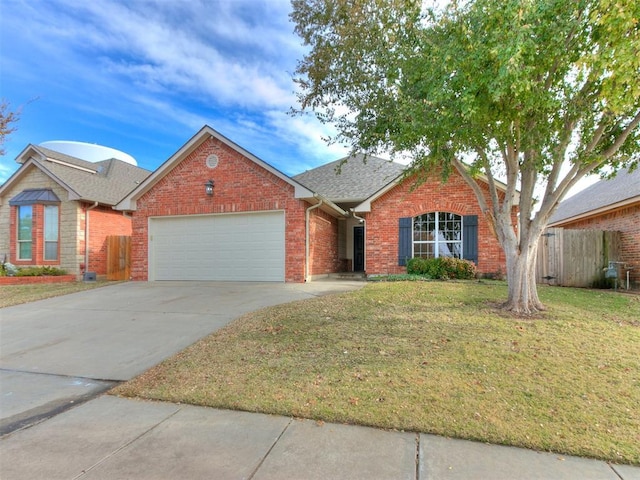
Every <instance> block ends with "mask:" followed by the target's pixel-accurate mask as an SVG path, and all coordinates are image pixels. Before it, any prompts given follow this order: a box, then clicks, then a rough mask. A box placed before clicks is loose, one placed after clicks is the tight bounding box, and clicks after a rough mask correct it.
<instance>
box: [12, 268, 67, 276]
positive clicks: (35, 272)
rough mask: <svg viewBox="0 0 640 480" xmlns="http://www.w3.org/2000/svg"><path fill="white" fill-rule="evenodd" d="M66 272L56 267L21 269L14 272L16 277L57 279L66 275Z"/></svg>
mask: <svg viewBox="0 0 640 480" xmlns="http://www.w3.org/2000/svg"><path fill="white" fill-rule="evenodd" d="M66 274H67V272H66V271H65V270H62V269H61V268H56V267H48V266H44V267H22V268H19V269H18V271H17V272H16V274H15V276H16V277H42V276H50V277H57V276H60V275H66Z"/></svg>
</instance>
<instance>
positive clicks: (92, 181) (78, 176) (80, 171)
mask: <svg viewBox="0 0 640 480" xmlns="http://www.w3.org/2000/svg"><path fill="white" fill-rule="evenodd" d="M16 161H17V162H18V163H20V164H21V166H20V168H19V169H18V170H17V171H16V172H15V173H14V174H13V175H12V176H11V177H10V178H9V179H8V180H7V181H6V182H5V184H4V185H2V187H0V195H1V194H2V192H3V191H4V190H5V189H7V188H9V187H10V186H12V185H14V184H16V183H17V182H19V181H20V179H21V178H22V176H23V175H24V174H25V172H26V171H27V170H28V169H29V168H32V167H35V168H37V169H39V170H40V171H42V172H43V173H44V174H45V175H47V176H48V177H49V178H51V179H52V180H53V181H54V182H56V183H58V184H59V185H60V186H61V187H62V188H64V189H65V190H67V191H68V192H69V199H70V200H85V201H88V202H98V203H100V204H103V205H115V204H116V203H118V202H119V201H120V200H121V199H122V198H123V197H124V196H125V195H126V194H127V193H129V192H130V191H131V190H133V189H134V188H135V187H136V186H137V185H138V184H139V183H140V182H141V181H142V180H144V179H145V178H146V177H147V176H148V175H149V174H150V172H149V171H148V170H145V169H143V168H140V167H137V166H134V165H131V164H128V163H126V162H123V161H122V160H116V159H109V160H104V161H102V162H96V163H92V162H88V161H86V160H81V159H79V158H75V157H71V156H69V155H65V154H63V153H59V152H55V151H53V150H50V149H48V148H44V147H39V146H35V145H28V146H27V147H26V148H25V149H24V150H23V151H22V152H21V153H20V155H19V156H18V158H17V159H16Z"/></svg>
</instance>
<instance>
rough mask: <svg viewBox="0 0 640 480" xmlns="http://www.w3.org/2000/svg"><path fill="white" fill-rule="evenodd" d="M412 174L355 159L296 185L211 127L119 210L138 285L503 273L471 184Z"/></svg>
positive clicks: (302, 176) (321, 169)
mask: <svg viewBox="0 0 640 480" xmlns="http://www.w3.org/2000/svg"><path fill="white" fill-rule="evenodd" d="M340 165H342V168H341V169H340V170H341V171H340V173H337V172H336V167H338V166H340ZM403 169H404V167H403V166H402V165H400V164H396V163H392V162H388V161H385V160H381V159H378V158H373V157H369V158H368V159H367V160H366V162H363V161H362V158H358V157H354V158H350V159H349V160H348V161H347V162H346V163H344V164H343V162H342V161H337V162H333V163H330V164H328V165H324V166H321V167H319V168H316V169H314V170H311V171H307V172H304V173H301V174H300V175H297V176H294V177H289V176H288V175H285V174H284V173H282V172H280V171H278V170H277V169H275V168H274V167H272V166H271V165H269V164H268V163H266V162H264V161H263V160H261V159H259V158H257V157H256V156H255V155H253V154H251V153H250V152H248V151H247V150H245V149H244V148H242V147H240V146H239V145H237V144H235V143H234V142H232V141H231V140H229V139H227V138H226V137H224V136H223V135H221V134H220V133H218V132H217V131H215V130H214V129H212V128H211V127H209V126H204V127H203V128H202V129H201V130H200V131H199V132H198V133H196V135H194V136H193V137H192V138H191V139H190V140H189V141H188V142H187V143H186V144H184V145H183V146H182V147H181V148H180V149H179V150H178V151H177V152H176V153H175V154H174V155H173V156H171V157H170V158H169V159H168V160H167V161H166V162H164V163H163V164H162V165H161V166H160V167H159V168H158V169H157V170H156V171H154V172H153V173H152V174H151V175H150V176H149V177H148V178H147V179H146V180H144V181H143V182H142V183H140V185H139V186H138V187H136V188H135V189H134V190H133V191H132V192H131V193H130V194H129V195H127V196H125V197H124V198H123V199H122V201H120V202H119V203H118V204H117V205H116V206H115V208H116V209H117V210H120V211H123V212H125V213H130V214H131V216H132V219H133V234H132V253H131V255H132V266H131V272H132V278H133V279H134V280H151V281H155V280H224V281H279V282H282V281H286V282H304V281H310V280H312V279H314V278H317V277H322V276H326V275H328V274H331V273H338V272H345V271H356V272H358V271H360V272H366V273H367V274H368V275H382V274H390V273H401V272H404V271H406V267H405V265H406V261H407V259H409V258H411V257H413V256H439V255H453V256H456V257H460V258H468V259H471V260H473V261H474V262H475V263H476V264H477V267H478V269H479V271H480V272H481V273H486V274H494V273H498V272H504V271H505V256H504V253H503V251H502V249H501V247H500V245H499V243H498V241H497V240H496V239H495V237H494V235H492V233H491V232H490V229H489V226H488V225H487V224H486V222H484V221H483V220H482V214H481V211H480V208H479V206H478V204H477V201H476V199H475V196H474V194H473V192H472V190H471V189H470V188H469V187H468V186H467V185H466V183H465V182H464V181H463V180H462V178H461V177H459V176H458V175H457V174H453V175H452V176H451V177H450V179H449V181H448V182H447V183H446V184H441V183H440V181H439V177H438V176H437V175H436V176H434V177H433V178H432V179H430V180H429V181H427V182H425V183H423V184H422V185H420V186H419V187H417V188H415V189H412V188H411V187H412V186H413V183H414V182H413V181H412V179H411V178H407V179H404V178H403V175H402V174H403Z"/></svg>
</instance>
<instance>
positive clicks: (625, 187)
mask: <svg viewBox="0 0 640 480" xmlns="http://www.w3.org/2000/svg"><path fill="white" fill-rule="evenodd" d="M634 199H637V200H638V201H640V168H638V169H636V170H635V171H633V172H631V173H629V172H628V170H622V171H620V172H618V174H617V175H616V176H615V177H614V178H612V179H609V180H600V181H599V182H597V183H594V184H593V185H591V186H590V187H588V188H585V189H584V190H582V191H581V192H578V193H576V194H575V195H574V196H572V197H570V198H567V199H566V200H565V201H563V202H562V203H560V205H559V206H558V209H557V210H556V212H555V213H554V214H553V216H552V217H551V219H550V220H549V224H553V223H557V222H560V221H562V220H567V219H570V218H573V217H576V216H579V215H583V214H587V213H588V212H591V211H595V210H600V209H604V208H606V207H614V206H615V205H617V204H619V203H621V202H626V201H633V200H634Z"/></svg>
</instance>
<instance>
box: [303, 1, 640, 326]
mask: <svg viewBox="0 0 640 480" xmlns="http://www.w3.org/2000/svg"><path fill="white" fill-rule="evenodd" d="M292 4H293V12H292V14H291V18H292V20H293V21H294V23H295V25H296V27H295V28H296V32H297V33H298V35H300V36H301V38H302V39H303V41H304V43H305V45H307V46H308V47H309V51H308V54H307V55H305V56H304V58H303V59H302V60H301V61H300V62H299V64H298V68H297V71H296V74H297V78H296V80H297V82H298V83H299V85H300V92H301V93H300V102H301V106H300V108H299V109H297V110H298V111H299V112H304V111H308V110H312V111H313V112H315V114H316V115H317V116H318V118H320V119H321V120H322V121H323V122H328V123H332V124H333V125H335V127H336V132H337V133H336V135H335V137H333V138H332V139H331V140H332V141H339V142H343V143H347V144H349V145H350V146H351V147H352V148H353V150H354V151H364V152H376V151H378V152H379V151H389V152H392V153H404V154H406V153H410V154H411V158H412V159H413V163H412V165H411V172H412V173H417V174H423V175H418V178H424V173H425V172H426V173H428V172H430V171H431V172H432V171H434V168H435V167H440V168H439V170H440V171H442V172H444V178H443V181H446V176H447V175H448V174H449V173H451V172H452V171H454V170H455V171H457V172H458V173H459V174H460V175H461V176H462V177H463V178H464V180H465V181H466V182H467V183H468V184H469V186H470V187H471V188H472V189H473V191H474V192H475V194H476V196H477V199H478V202H479V204H480V206H481V208H482V210H483V212H484V215H485V217H486V220H487V221H488V222H489V224H490V225H491V227H492V228H493V231H494V232H495V235H496V237H497V238H498V240H499V241H500V243H501V245H502V247H503V249H504V251H505V254H506V261H507V281H508V285H509V296H508V299H507V302H506V303H505V305H504V307H505V308H506V309H508V310H511V311H513V312H516V313H525V314H528V313H533V312H536V311H538V310H542V309H543V308H544V307H543V305H542V304H541V302H540V300H539V298H538V294H537V290H536V283H535V262H536V254H537V245H538V240H539V238H540V235H541V234H542V233H543V230H544V228H545V226H546V224H547V223H548V220H549V218H550V216H551V215H552V213H553V212H554V210H555V208H556V207H557V205H558V203H559V202H560V200H562V199H563V197H564V196H565V195H566V193H567V191H568V190H569V189H571V188H572V187H573V186H574V185H575V184H576V183H577V182H578V181H579V180H580V179H582V178H583V177H585V176H586V175H590V174H595V173H601V174H604V172H608V173H611V172H615V171H616V170H618V169H620V168H622V167H628V166H631V167H633V166H635V165H636V164H637V162H638V153H639V152H640V134H639V128H638V124H639V123H640V24H639V21H640V2H637V1H628V0H468V1H455V0H454V1H452V2H451V3H450V4H448V5H447V6H446V7H441V8H439V9H433V8H426V7H425V6H424V5H422V4H421V2H420V1H411V0H293V2H292ZM480 178H482V180H480ZM497 180H501V181H503V182H504V183H506V186H507V188H506V194H505V195H501V194H500V192H499V190H498V187H497V184H496V181H497ZM480 181H486V182H488V186H489V189H488V192H489V193H488V194H486V196H485V193H484V192H485V189H482V188H481V186H480V184H479V183H478V182H480ZM518 192H519V194H518ZM535 192H542V193H541V194H539V197H540V198H537V199H536V198H535V197H536V193H535ZM536 202H537V203H536ZM514 206H516V207H517V208H518V209H519V215H518V217H517V220H514V216H513V215H512V209H513V207H514Z"/></svg>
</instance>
